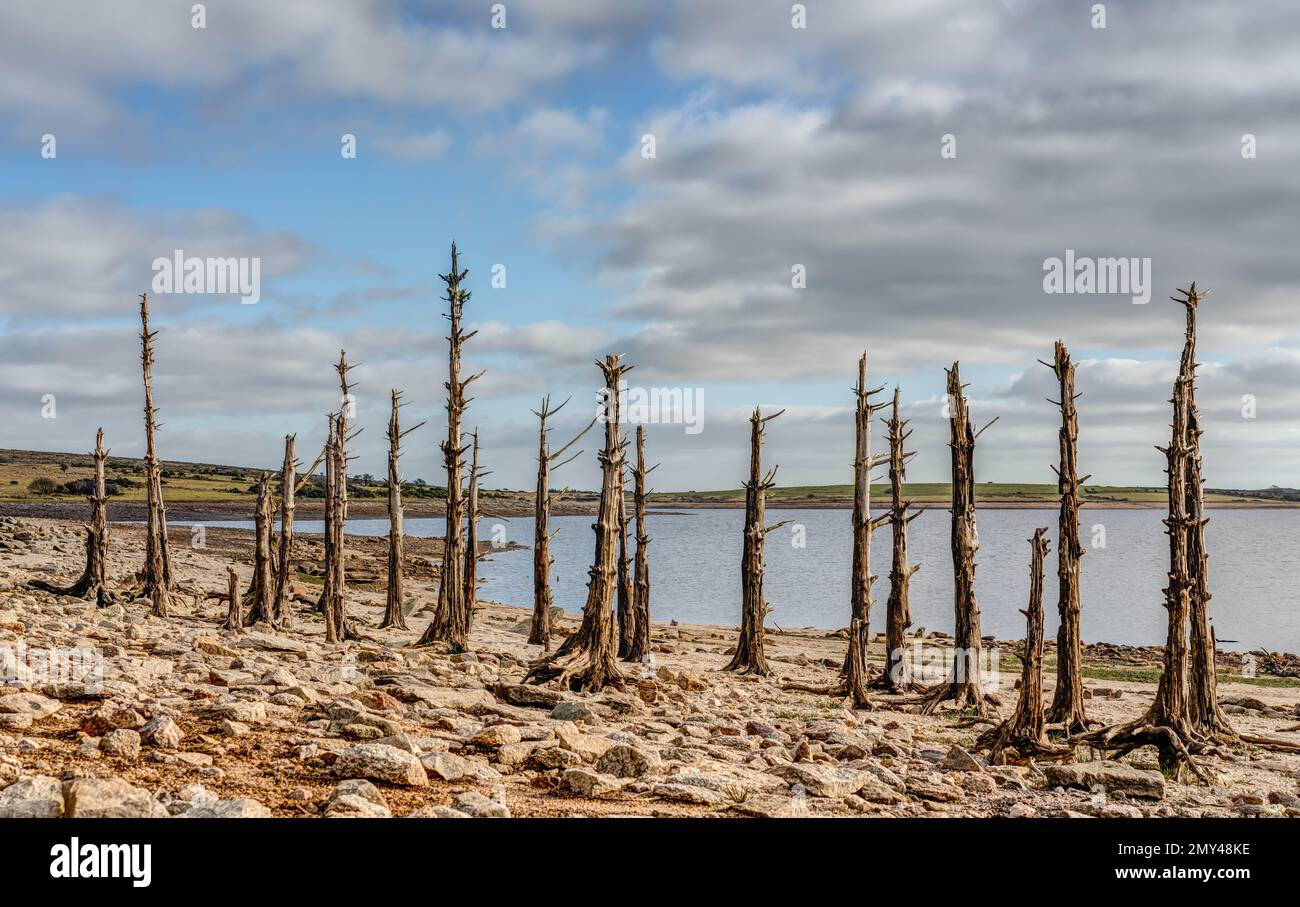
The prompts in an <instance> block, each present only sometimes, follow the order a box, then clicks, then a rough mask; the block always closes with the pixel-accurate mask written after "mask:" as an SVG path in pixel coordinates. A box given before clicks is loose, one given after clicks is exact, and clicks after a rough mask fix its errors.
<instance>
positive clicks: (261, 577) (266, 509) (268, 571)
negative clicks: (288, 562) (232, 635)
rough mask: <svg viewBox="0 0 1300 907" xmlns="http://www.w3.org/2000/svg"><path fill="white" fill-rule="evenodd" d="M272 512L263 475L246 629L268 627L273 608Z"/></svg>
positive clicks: (259, 485)
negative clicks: (253, 626)
mask: <svg viewBox="0 0 1300 907" xmlns="http://www.w3.org/2000/svg"><path fill="white" fill-rule="evenodd" d="M273 513H274V511H273V510H272V507H271V474H270V473H269V472H264V473H262V476H261V478H260V479H259V480H258V482H257V510H256V512H255V518H254V521H253V524H254V526H255V531H254V538H255V542H254V547H253V579H252V581H251V583H250V585H249V587H248V595H247V597H248V600H249V603H250V604H249V609H248V617H247V622H248V625H249V626H252V625H253V624H255V623H257V622H258V621H259V620H260V621H265V622H266V623H267V624H270V625H271V626H275V624H274V622H273V616H274V613H275V612H274V608H275V573H276V571H275V568H274V564H273V563H272V559H273V558H272V554H271V521H272V519H273V516H272V514H273Z"/></svg>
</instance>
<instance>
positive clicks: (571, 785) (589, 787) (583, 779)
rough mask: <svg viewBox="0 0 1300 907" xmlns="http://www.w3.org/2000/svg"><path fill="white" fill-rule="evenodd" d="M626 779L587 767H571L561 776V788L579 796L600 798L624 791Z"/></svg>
mask: <svg viewBox="0 0 1300 907" xmlns="http://www.w3.org/2000/svg"><path fill="white" fill-rule="evenodd" d="M626 784H627V781H626V780H623V779H620V778H615V777H614V776H613V775H607V774H602V773H600V772H593V771H591V770H590V769H586V768H571V769H567V770H566V771H565V772H564V775H563V776H562V777H561V778H560V789H561V790H564V791H566V792H567V793H571V794H576V795H578V796H579V797H589V798H591V799H593V800H599V799H603V798H606V797H613V796H615V795H617V794H619V793H621V792H622V790H623V788H624V786H625V785H626Z"/></svg>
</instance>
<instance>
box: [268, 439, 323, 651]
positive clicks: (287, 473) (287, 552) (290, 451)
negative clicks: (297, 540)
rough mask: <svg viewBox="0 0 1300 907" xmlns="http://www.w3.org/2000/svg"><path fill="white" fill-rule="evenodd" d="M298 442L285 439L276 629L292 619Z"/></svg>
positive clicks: (274, 602)
mask: <svg viewBox="0 0 1300 907" xmlns="http://www.w3.org/2000/svg"><path fill="white" fill-rule="evenodd" d="M295 441H296V439H295V437H294V436H293V435H285V436H284V464H283V465H282V466H281V467H280V548H279V552H278V554H277V556H276V571H275V597H274V599H273V600H272V604H271V623H272V625H273V626H276V627H282V626H285V625H287V624H288V622H289V617H290V610H289V601H288V596H289V588H290V585H289V583H290V572H291V570H292V563H293V519H294V511H295V509H296V504H295V501H296V498H297V491H298V476H297V469H298V459H297V456H296V454H295V453H294V445H295ZM313 468H314V467H313Z"/></svg>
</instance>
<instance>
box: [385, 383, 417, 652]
mask: <svg viewBox="0 0 1300 907" xmlns="http://www.w3.org/2000/svg"><path fill="white" fill-rule="evenodd" d="M401 398H402V392H401V391H399V390H398V389H397V388H393V389H392V404H393V409H392V414H391V415H390V416H389V417H388V597H387V600H386V601H385V604H384V619H383V621H382V622H381V623H380V624H379V627H380V629H383V628H386V627H395V628H397V629H399V630H405V629H407V627H406V612H405V610H404V606H405V602H406V596H405V589H404V582H403V577H402V570H403V567H404V565H405V563H406V560H405V557H404V556H403V553H402V541H403V539H402V532H403V527H402V477H401V474H400V472H399V471H398V468H397V460H398V458H399V457H400V456H401V455H402V439H403V438H405V437H406V436H407V435H409V434H410V433H411V432H413V431H415V429H417V428H419V427H420V425H423V424H424V423H423V422H421V423H420V425H416V426H414V427H412V428H408V429H406V430H405V431H402V426H401V423H400V422H399V420H398V416H397V410H398V408H399V407H401V406H403V405H404V404H403V403H401V402H400V401H401Z"/></svg>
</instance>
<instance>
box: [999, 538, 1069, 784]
mask: <svg viewBox="0 0 1300 907" xmlns="http://www.w3.org/2000/svg"><path fill="white" fill-rule="evenodd" d="M1046 533H1047V528H1046V527H1044V528H1042V529H1036V530H1034V536H1033V538H1031V539H1030V540H1029V546H1030V555H1029V607H1028V608H1027V609H1026V610H1024V611H1022V612H1021V613H1022V614H1024V615H1025V651H1024V655H1023V668H1022V670H1021V673H1020V697H1019V698H1018V699H1017V700H1016V708H1015V711H1014V712H1012V714H1011V717H1010V718H1008V719H1007V720H1006V721H1003V722H1002V723H1001V724H999V725H997V726H996V727H994V728H992V729H991V730H988V731H986V732H985V733H984V734H982V735H981V736H980V737H979V738H978V739H977V740H976V741H975V749H976V750H987V751H988V753H989V761H990V762H992V763H993V764H994V765H1001V764H1006V763H1008V762H1020V763H1023V762H1027V761H1029V760H1031V759H1066V758H1069V757H1070V756H1071V755H1072V754H1073V752H1074V749H1073V747H1069V746H1057V745H1055V744H1053V743H1051V742H1049V741H1048V739H1047V736H1046V734H1045V733H1044V731H1043V560H1044V559H1045V558H1046V557H1047V552H1048V549H1049V548H1050V546H1049V544H1048V542H1047V535H1046Z"/></svg>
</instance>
